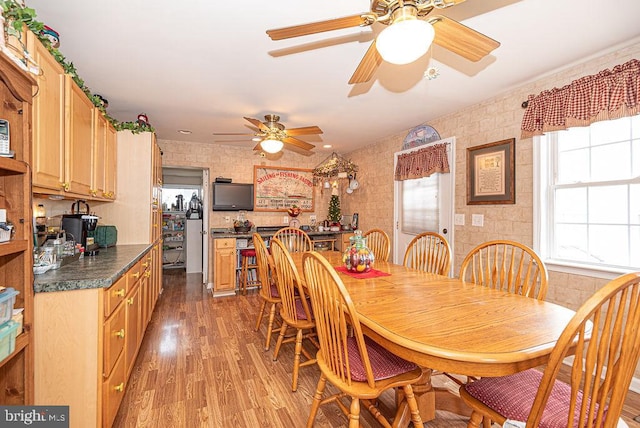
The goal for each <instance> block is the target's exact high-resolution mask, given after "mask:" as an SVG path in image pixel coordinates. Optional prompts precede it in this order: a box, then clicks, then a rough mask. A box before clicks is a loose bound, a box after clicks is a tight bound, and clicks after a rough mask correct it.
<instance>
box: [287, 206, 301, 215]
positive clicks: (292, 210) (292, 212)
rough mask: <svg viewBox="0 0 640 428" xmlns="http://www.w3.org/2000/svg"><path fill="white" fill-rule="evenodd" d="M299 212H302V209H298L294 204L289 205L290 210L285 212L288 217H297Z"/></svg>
mask: <svg viewBox="0 0 640 428" xmlns="http://www.w3.org/2000/svg"><path fill="white" fill-rule="evenodd" d="M301 212H302V208H300V207H299V206H297V205H295V204H294V205H291V208H289V209H288V210H287V214H289V216H290V217H298V216H299V215H300V213H301Z"/></svg>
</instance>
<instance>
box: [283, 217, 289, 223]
mask: <svg viewBox="0 0 640 428" xmlns="http://www.w3.org/2000/svg"><path fill="white" fill-rule="evenodd" d="M282 224H289V216H287V215H286V216H284V217H282Z"/></svg>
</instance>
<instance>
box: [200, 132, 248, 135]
mask: <svg viewBox="0 0 640 428" xmlns="http://www.w3.org/2000/svg"><path fill="white" fill-rule="evenodd" d="M211 135H255V134H247V133H244V132H214V133H212V134H211Z"/></svg>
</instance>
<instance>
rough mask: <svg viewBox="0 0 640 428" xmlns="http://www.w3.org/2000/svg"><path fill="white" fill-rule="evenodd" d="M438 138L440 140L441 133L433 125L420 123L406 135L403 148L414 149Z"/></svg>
mask: <svg viewBox="0 0 640 428" xmlns="http://www.w3.org/2000/svg"><path fill="white" fill-rule="evenodd" d="M438 140H440V134H438V131H436V130H435V129H434V128H433V127H432V126H429V125H418V126H416V127H415V128H413V129H412V130H411V131H409V133H408V134H407V136H406V137H404V141H403V142H402V150H407V149H413V148H415V147H419V146H422V145H423V144H427V143H433V142H434V141H438Z"/></svg>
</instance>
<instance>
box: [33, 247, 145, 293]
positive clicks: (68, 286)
mask: <svg viewBox="0 0 640 428" xmlns="http://www.w3.org/2000/svg"><path fill="white" fill-rule="evenodd" d="M152 247H153V244H132V245H117V246H115V247H109V248H100V252H99V253H98V255H96V256H92V257H88V256H87V257H84V258H83V259H81V260H77V261H75V262H72V263H69V264H67V265H64V266H62V267H61V268H60V269H55V270H50V271H48V272H46V273H44V274H42V275H34V282H33V291H34V292H35V293H48V292H56V291H71V290H81V289H90V288H108V287H110V286H111V284H113V283H114V282H115V281H116V280H117V279H118V278H120V277H121V276H122V275H124V274H125V272H127V271H128V270H129V269H130V268H131V267H132V266H133V265H134V264H135V263H136V262H137V261H138V260H140V259H141V258H142V256H144V255H145V254H146V253H147V252H148V251H149V250H150V249H151V248H152Z"/></svg>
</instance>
